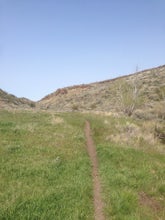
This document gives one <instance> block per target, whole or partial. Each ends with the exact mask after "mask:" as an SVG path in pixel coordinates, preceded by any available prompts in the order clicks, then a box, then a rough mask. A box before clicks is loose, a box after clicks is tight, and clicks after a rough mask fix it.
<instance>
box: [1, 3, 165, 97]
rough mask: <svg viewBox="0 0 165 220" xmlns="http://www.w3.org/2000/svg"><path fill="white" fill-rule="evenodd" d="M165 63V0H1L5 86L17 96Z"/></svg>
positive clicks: (101, 78) (2, 75)
mask: <svg viewBox="0 0 165 220" xmlns="http://www.w3.org/2000/svg"><path fill="white" fill-rule="evenodd" d="M164 64H165V1H164V0H0V88H2V89H4V90H5V91H7V92H9V93H13V94H14V95H16V96H18V97H22V96H24V97H27V98H30V99H32V100H39V99H40V98H42V97H43V96H45V95H47V94H49V93H50V92H53V91H55V90H56V89H58V88H60V87H64V86H69V85H75V84H81V83H89V82H95V81H100V80H106V79H111V78H114V77H117V76H119V75H124V74H130V73H133V72H135V69H136V66H137V65H138V67H139V69H140V70H142V69H146V68H151V67H156V66H159V65H164Z"/></svg>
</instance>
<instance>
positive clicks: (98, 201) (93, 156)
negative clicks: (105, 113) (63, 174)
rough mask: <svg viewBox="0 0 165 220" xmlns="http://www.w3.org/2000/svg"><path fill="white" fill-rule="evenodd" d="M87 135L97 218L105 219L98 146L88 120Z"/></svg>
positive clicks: (99, 219)
mask: <svg viewBox="0 0 165 220" xmlns="http://www.w3.org/2000/svg"><path fill="white" fill-rule="evenodd" d="M85 136H86V141H87V151H88V154H89V157H90V160H91V164H92V177H93V199H94V212H95V213H94V214H95V220H105V217H104V214H103V201H102V198H101V183H100V179H99V172H98V159H97V153H96V147H95V145H94V142H93V139H92V136H91V129H90V123H89V122H88V121H86V123H85Z"/></svg>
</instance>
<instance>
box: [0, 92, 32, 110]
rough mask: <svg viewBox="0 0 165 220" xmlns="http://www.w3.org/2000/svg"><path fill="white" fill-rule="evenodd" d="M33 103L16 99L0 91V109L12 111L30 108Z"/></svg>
mask: <svg viewBox="0 0 165 220" xmlns="http://www.w3.org/2000/svg"><path fill="white" fill-rule="evenodd" d="M34 106H35V103H34V102H32V101H30V100H29V99H26V98H17V97H16V96H14V95H12V94H9V93H7V92H5V91H3V90H2V89H0V108H4V109H12V108H17V109H18V108H29V107H30V108H31V107H34Z"/></svg>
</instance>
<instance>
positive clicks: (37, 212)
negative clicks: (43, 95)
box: [0, 111, 165, 220]
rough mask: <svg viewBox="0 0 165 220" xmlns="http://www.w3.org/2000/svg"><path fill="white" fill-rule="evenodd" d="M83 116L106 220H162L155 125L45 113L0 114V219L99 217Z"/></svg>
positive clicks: (164, 165)
mask: <svg viewBox="0 0 165 220" xmlns="http://www.w3.org/2000/svg"><path fill="white" fill-rule="evenodd" d="M86 118H87V119H88V120H89V121H90V122H91V127H92V132H93V138H94V141H95V143H96V147H97V152H98V159H99V173H100V178H101V183H102V197H103V200H104V204H105V206H104V212H105V216H106V219H114V220H155V219H165V211H164V207H165V157H164V145H163V144H161V143H159V141H157V140H152V131H154V130H153V129H152V126H153V124H154V123H153V122H150V121H146V122H145V121H143V120H135V119H133V118H126V117H118V118H115V117H113V116H99V115H97V116H96V115H91V114H88V115H87V114H79V113H77V112H75V113H53V112H49V113H45V112H41V111H40V112H32V111H31V112H30V111H29V112H27V111H26V112H23V111H17V112H7V111H0V219H3V220H10V219H12V220H15V219H18V220H27V219H29V220H31V219H32V220H33V219H34V220H36V219H43V220H45V219H50V220H52V219H57V220H61V219H64V220H65V219H67V220H69V219H70V220H72V219H73V220H74V219H75V220H77V219H82V220H86V219H89V220H92V219H94V208H93V189H92V176H91V164H90V161H89V157H88V155H87V151H86V146H85V145H86V141H85V137H84V124H85V123H84V122H85V119H86ZM149 138H150V139H149ZM152 142H153V143H152Z"/></svg>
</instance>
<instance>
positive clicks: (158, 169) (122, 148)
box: [91, 116, 165, 220]
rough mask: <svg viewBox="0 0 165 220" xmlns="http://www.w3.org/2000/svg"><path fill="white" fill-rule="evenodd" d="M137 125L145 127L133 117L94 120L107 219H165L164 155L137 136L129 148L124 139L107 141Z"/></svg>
mask: <svg viewBox="0 0 165 220" xmlns="http://www.w3.org/2000/svg"><path fill="white" fill-rule="evenodd" d="M133 122H134V123H137V124H139V126H142V123H141V122H136V121H134V120H133V119H130V118H118V119H116V118H113V117H105V116H103V117H98V116H97V117H96V116H92V117H91V123H92V129H93V135H94V139H95V142H96V145H97V151H98V158H99V164H100V176H101V181H102V186H103V187H102V193H103V198H104V203H105V213H106V216H107V219H116V220H120V219H121V220H124V219H125V220H129V219H130V220H141V219H142V220H143V219H144V220H147V219H148V220H151V219H153V220H155V219H165V210H164V207H165V156H164V154H163V153H160V152H159V151H158V150H157V147H156V146H150V145H149V144H148V143H146V142H145V143H143V142H141V145H139V143H138V142H135V141H134V140H135V139H134V137H133V136H130V137H129V138H130V139H132V140H130V141H129V143H128V145H126V142H123V141H122V139H120V140H119V141H118V143H115V142H114V141H113V140H112V139H108V140H107V136H108V134H114V133H116V132H119V131H123V130H125V126H126V124H131V123H133ZM141 129H142V130H143V128H142V127H141ZM131 143H134V145H131ZM143 144H144V145H143ZM149 146H150V147H149ZM141 194H144V195H145V197H146V198H145V199H144V198H142V197H141Z"/></svg>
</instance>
